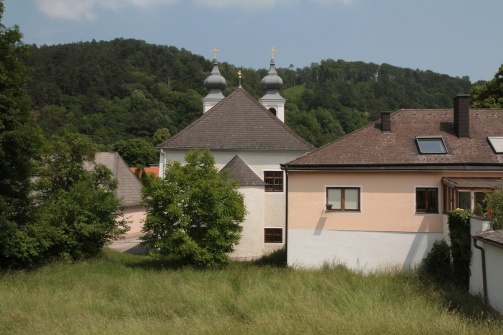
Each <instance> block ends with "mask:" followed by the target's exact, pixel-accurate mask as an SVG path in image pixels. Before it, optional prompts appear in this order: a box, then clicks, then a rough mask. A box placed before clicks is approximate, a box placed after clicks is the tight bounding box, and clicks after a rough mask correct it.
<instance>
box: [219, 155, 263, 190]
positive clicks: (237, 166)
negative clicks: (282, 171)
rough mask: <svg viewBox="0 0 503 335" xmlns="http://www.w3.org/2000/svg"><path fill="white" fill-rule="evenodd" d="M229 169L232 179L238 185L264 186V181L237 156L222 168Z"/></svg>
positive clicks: (223, 169)
mask: <svg viewBox="0 0 503 335" xmlns="http://www.w3.org/2000/svg"><path fill="white" fill-rule="evenodd" d="M220 171H229V172H230V176H231V178H232V179H234V180H237V181H238V182H239V186H264V185H265V184H264V181H263V180H262V179H260V177H259V176H257V174H256V173H255V172H254V171H253V170H252V169H251V168H250V167H249V166H248V165H247V164H246V163H245V162H244V161H243V160H242V159H241V158H240V157H239V156H238V155H236V156H234V158H232V159H231V160H230V161H229V163H227V164H226V165H225V166H224V167H223V168H222V170H220Z"/></svg>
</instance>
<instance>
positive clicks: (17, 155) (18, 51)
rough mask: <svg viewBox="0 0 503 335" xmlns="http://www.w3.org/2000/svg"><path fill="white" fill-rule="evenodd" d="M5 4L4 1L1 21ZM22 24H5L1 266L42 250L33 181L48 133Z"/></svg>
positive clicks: (0, 54)
mask: <svg viewBox="0 0 503 335" xmlns="http://www.w3.org/2000/svg"><path fill="white" fill-rule="evenodd" d="M3 13H4V4H3V2H1V1H0V21H1V19H2V17H3ZM21 38H22V34H21V33H20V31H19V28H18V27H17V26H14V27H13V28H6V27H5V26H4V25H3V24H1V23H0V50H1V51H0V264H1V266H2V267H3V266H15V265H16V264H19V263H22V262H25V261H26V262H29V261H30V259H31V258H32V257H33V256H34V255H35V254H36V253H37V251H36V247H35V246H34V245H33V243H32V242H33V241H32V240H31V238H30V236H29V228H28V226H29V223H30V220H31V215H32V213H33V210H32V206H31V201H30V192H31V179H32V176H33V174H34V171H35V170H34V168H35V162H36V160H37V158H38V150H39V148H40V146H41V143H42V140H43V136H42V133H41V131H40V129H39V128H38V127H37V126H36V125H35V124H34V122H33V120H32V119H31V116H30V100H29V97H28V96H27V95H26V93H25V84H26V83H27V80H28V76H27V68H26V66H25V65H24V61H25V60H26V58H27V47H26V46H25V45H24V44H23V43H22V42H21Z"/></svg>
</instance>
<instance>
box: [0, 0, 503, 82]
mask: <svg viewBox="0 0 503 335" xmlns="http://www.w3.org/2000/svg"><path fill="white" fill-rule="evenodd" d="M0 1H1V0H0ZM3 1H4V5H5V12H4V17H3V19H2V24H3V25H5V26H7V27H12V26H14V25H18V26H19V27H20V30H21V32H22V33H23V35H24V38H23V41H24V42H25V43H28V44H36V45H39V46H40V45H53V44H64V43H72V42H81V41H91V40H93V39H95V40H96V41H102V40H103V41H110V40H113V39H115V38H118V37H121V38H134V39H139V40H143V41H146V42H147V43H152V44H158V45H169V46H175V47H177V48H179V49H181V48H184V49H186V50H188V51H190V52H192V53H194V54H197V55H201V56H203V57H205V58H207V59H212V58H213V52H212V50H213V49H214V48H217V49H218V50H220V51H219V52H218V60H219V61H220V62H228V63H230V64H233V65H236V66H238V67H244V68H254V69H259V68H268V67H269V62H270V58H271V53H270V52H269V50H271V49H272V48H274V49H275V50H277V51H276V53H275V62H276V66H277V67H289V66H290V65H293V67H294V68H303V67H305V66H309V65H311V63H319V62H320V61H321V60H324V59H334V60H337V59H342V60H345V61H348V62H349V61H363V62H367V63H368V62H372V63H376V64H382V63H387V64H391V65H394V66H399V67H405V68H411V69H420V70H424V71H426V70H431V71H434V72H438V73H442V74H448V75H450V76H453V77H463V76H468V77H469V78H470V80H471V81H472V82H476V81H478V80H491V79H492V78H493V77H494V75H495V74H496V72H497V71H498V68H499V67H500V66H501V65H502V64H503V20H502V19H501V15H502V13H503V0H3Z"/></svg>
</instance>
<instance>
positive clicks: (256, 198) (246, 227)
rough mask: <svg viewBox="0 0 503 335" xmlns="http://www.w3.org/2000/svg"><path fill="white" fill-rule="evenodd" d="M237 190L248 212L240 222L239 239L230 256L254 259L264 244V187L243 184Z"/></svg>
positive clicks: (259, 254) (259, 253) (259, 255)
mask: <svg viewBox="0 0 503 335" xmlns="http://www.w3.org/2000/svg"><path fill="white" fill-rule="evenodd" d="M239 192H241V193H242V194H243V195H244V199H245V206H246V208H247V211H248V213H247V214H246V217H245V221H244V222H243V224H242V226H243V232H242V234H241V240H240V241H239V244H238V245H237V246H236V249H235V250H234V252H233V253H232V254H231V255H230V256H231V258H233V259H240V260H251V259H256V258H259V257H261V256H262V249H263V246H264V237H263V236H264V229H263V221H264V215H265V214H264V189H263V187H257V186H245V187H240V188H239ZM250 209H252V210H250Z"/></svg>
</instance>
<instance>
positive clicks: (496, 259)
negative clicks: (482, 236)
mask: <svg viewBox="0 0 503 335" xmlns="http://www.w3.org/2000/svg"><path fill="white" fill-rule="evenodd" d="M489 229H490V225H489V220H488V219H482V218H475V217H471V218H470V233H471V236H475V234H476V233H477V232H480V231H486V230H489ZM477 245H478V246H479V247H481V248H483V249H484V251H485V262H486V281H487V297H488V303H489V305H491V306H492V307H493V308H494V309H496V310H497V311H499V312H500V313H502V314H503V290H502V289H501V288H502V287H503V262H502V261H501V260H502V259H503V249H502V248H498V247H495V246H493V245H490V244H487V243H484V242H482V241H477ZM471 248H472V259H471V262H470V287H469V289H470V293H472V294H474V295H480V296H481V297H483V296H484V285H483V275H482V252H481V251H480V250H479V249H477V248H475V246H474V245H473V243H472V245H471Z"/></svg>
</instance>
